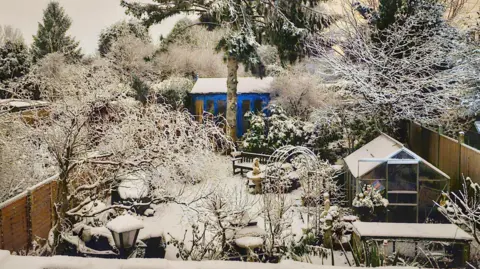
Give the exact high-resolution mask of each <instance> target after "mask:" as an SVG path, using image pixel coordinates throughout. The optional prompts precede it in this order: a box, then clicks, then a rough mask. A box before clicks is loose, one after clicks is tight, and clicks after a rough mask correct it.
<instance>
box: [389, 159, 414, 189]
mask: <svg viewBox="0 0 480 269" xmlns="http://www.w3.org/2000/svg"><path fill="white" fill-rule="evenodd" d="M417 166H418V165H417V164H389V165H388V191H397V190H407V191H415V190H417Z"/></svg>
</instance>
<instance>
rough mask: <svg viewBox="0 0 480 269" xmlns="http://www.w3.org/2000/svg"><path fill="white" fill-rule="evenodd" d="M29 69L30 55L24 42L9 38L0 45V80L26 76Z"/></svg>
mask: <svg viewBox="0 0 480 269" xmlns="http://www.w3.org/2000/svg"><path fill="white" fill-rule="evenodd" d="M29 69H30V57H29V54H28V49H27V47H26V46H25V44H24V43H23V42H20V41H10V40H7V41H6V42H5V44H3V45H2V46H0V81H2V80H5V79H11V78H15V77H21V76H24V75H25V74H26V73H28V70H29Z"/></svg>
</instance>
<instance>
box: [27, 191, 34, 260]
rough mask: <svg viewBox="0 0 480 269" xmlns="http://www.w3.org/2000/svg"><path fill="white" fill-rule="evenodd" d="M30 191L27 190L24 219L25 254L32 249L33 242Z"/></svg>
mask: <svg viewBox="0 0 480 269" xmlns="http://www.w3.org/2000/svg"><path fill="white" fill-rule="evenodd" d="M32 202H33V201H32V189H30V188H28V189H27V205H26V206H27V208H26V214H27V216H26V219H27V254H28V252H29V251H30V249H31V248H32V241H33V234H32V233H33V231H32Z"/></svg>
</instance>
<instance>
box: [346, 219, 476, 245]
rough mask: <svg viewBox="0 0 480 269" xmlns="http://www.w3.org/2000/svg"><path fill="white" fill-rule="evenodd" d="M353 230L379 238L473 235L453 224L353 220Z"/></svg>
mask: <svg viewBox="0 0 480 269" xmlns="http://www.w3.org/2000/svg"><path fill="white" fill-rule="evenodd" d="M353 230H354V232H355V233H356V234H357V235H359V236H360V237H366V238H379V239H389V238H392V239H424V240H439V241H442V240H445V241H472V240H473V237H472V236H471V235H469V234H468V233H466V232H465V231H464V230H462V229H460V228H459V227H458V226H457V225H455V224H441V223H386V222H358V221H357V222H354V223H353Z"/></svg>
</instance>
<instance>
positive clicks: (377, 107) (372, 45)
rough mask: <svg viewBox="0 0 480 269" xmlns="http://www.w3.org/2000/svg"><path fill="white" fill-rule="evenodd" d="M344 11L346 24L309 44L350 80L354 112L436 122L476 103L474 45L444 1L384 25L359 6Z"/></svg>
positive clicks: (448, 119) (391, 122)
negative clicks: (363, 18) (449, 16)
mask: <svg viewBox="0 0 480 269" xmlns="http://www.w3.org/2000/svg"><path fill="white" fill-rule="evenodd" d="M346 13H347V14H346V19H347V21H348V27H347V28H345V29H343V31H342V32H341V33H340V34H339V36H331V37H328V38H321V39H318V40H317V41H314V42H312V46H311V48H312V50H314V51H315V52H316V54H317V58H318V59H319V61H320V63H321V64H324V63H326V64H327V66H328V67H329V68H331V69H332V70H333V71H334V72H335V73H336V74H338V75H339V76H340V77H341V78H342V79H344V80H346V81H347V83H348V87H347V90H346V91H342V94H343V97H344V99H345V100H346V101H347V103H349V105H350V106H351V107H352V108H355V112H356V113H358V114H364V115H375V117H376V118H379V119H381V120H382V121H384V123H385V124H387V125H394V124H395V123H396V122H398V121H399V120H414V121H417V122H420V123H422V124H425V125H434V126H438V125H439V124H442V123H444V122H451V121H452V120H453V119H455V118H458V117H462V116H465V115H471V114H472V112H473V111H475V109H477V108H478V100H477V101H475V99H474V95H473V94H474V85H475V81H477V79H478V71H477V70H475V68H474V66H473V63H472V61H471V58H470V56H471V54H472V50H471V49H470V47H469V46H468V45H467V44H466V43H465V42H464V39H463V36H462V35H461V34H460V33H459V32H458V31H457V30H456V29H454V28H452V27H450V26H448V25H447V23H446V22H445V21H444V20H443V19H442V14H443V9H442V7H441V6H439V5H435V4H426V3H423V2H422V3H419V4H418V5H417V6H416V9H415V12H414V13H413V14H412V15H409V16H408V17H407V18H406V19H405V21H404V22H402V23H401V24H400V23H394V24H393V25H391V26H390V27H389V28H387V29H385V30H378V29H376V28H374V27H369V26H368V25H365V24H362V23H359V22H358V21H357V20H356V18H355V16H354V14H355V11H349V12H346ZM325 44H330V45H331V49H327V48H325V46H324V45H325ZM319 75H323V74H321V72H319Z"/></svg>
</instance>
